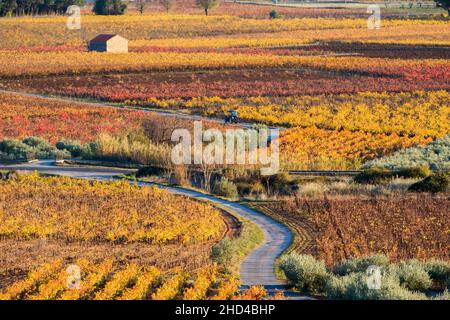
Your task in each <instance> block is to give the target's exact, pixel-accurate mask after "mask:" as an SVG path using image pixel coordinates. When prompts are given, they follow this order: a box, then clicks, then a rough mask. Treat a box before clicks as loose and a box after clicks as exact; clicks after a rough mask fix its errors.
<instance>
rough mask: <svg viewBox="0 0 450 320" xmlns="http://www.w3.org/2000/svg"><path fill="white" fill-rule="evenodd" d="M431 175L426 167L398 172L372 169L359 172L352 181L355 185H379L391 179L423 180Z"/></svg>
mask: <svg viewBox="0 0 450 320" xmlns="http://www.w3.org/2000/svg"><path fill="white" fill-rule="evenodd" d="M431 174H432V171H431V170H430V169H429V168H428V167H427V166H418V167H411V168H402V169H398V170H390V169H386V168H381V167H373V168H370V169H366V170H363V171H361V172H360V173H359V174H358V175H356V176H355V178H354V180H355V182H357V183H367V184H380V183H385V182H387V181H389V180H392V179H393V178H405V179H423V178H426V177H428V176H430V175H431Z"/></svg>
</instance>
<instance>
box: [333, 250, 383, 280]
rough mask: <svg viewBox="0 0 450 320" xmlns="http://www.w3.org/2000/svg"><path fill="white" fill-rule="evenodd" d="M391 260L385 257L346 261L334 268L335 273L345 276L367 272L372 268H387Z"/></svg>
mask: <svg viewBox="0 0 450 320" xmlns="http://www.w3.org/2000/svg"><path fill="white" fill-rule="evenodd" d="M388 265H389V258H388V257H386V256H383V255H376V256H370V257H362V258H354V259H348V260H344V261H342V262H341V263H339V264H337V265H336V266H335V267H334V270H333V271H334V273H336V274H338V275H340V276H344V275H348V274H350V273H354V272H366V270H367V268H369V267H370V266H378V267H387V266H388Z"/></svg>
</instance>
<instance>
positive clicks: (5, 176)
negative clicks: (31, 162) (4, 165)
mask: <svg viewBox="0 0 450 320" xmlns="http://www.w3.org/2000/svg"><path fill="white" fill-rule="evenodd" d="M17 178H19V173H18V172H17V171H6V172H2V171H0V180H15V179H17Z"/></svg>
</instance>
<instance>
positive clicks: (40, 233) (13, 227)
mask: <svg viewBox="0 0 450 320" xmlns="http://www.w3.org/2000/svg"><path fill="white" fill-rule="evenodd" d="M0 189H1V196H0V202H1V203H2V204H3V206H2V209H1V210H0V220H1V222H2V223H1V227H0V237H1V238H3V239H4V238H12V239H32V238H46V239H59V240H66V241H84V242H93V241H94V242H104V241H109V242H113V243H131V242H146V243H150V244H166V243H179V244H189V243H201V242H206V241H209V240H213V239H217V238H219V237H221V235H222V233H223V230H224V227H225V226H224V222H223V220H222V218H221V217H220V214H219V212H218V211H217V210H215V209H214V208H213V207H211V206H210V205H206V204H202V203H198V202H195V201H192V200H190V199H187V198H184V197H179V196H175V195H172V194H170V193H169V192H167V191H164V190H160V189H158V188H156V187H146V188H139V187H138V186H133V185H129V184H128V182H93V183H91V182H89V181H83V180H74V179H70V178H40V177H38V176H36V175H30V176H24V177H21V178H20V179H19V180H17V181H8V182H0ZM30 203H31V204H32V205H31V206H30Z"/></svg>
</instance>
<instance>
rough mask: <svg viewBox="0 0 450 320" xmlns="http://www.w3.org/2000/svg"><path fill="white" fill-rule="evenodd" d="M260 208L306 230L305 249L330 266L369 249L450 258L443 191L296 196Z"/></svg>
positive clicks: (447, 206)
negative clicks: (307, 242)
mask: <svg viewBox="0 0 450 320" xmlns="http://www.w3.org/2000/svg"><path fill="white" fill-rule="evenodd" d="M260 209H261V210H263V211H264V212H266V213H268V214H269V215H273V216H274V217H275V218H277V219H281V220H282V221H286V222H287V223H288V224H290V225H291V226H293V229H297V230H300V231H301V232H299V231H297V233H298V234H302V233H304V232H306V234H307V235H308V237H307V239H312V240H311V241H312V242H311V243H310V245H311V246H312V247H311V248H308V250H309V251H308V253H314V254H315V255H316V256H317V257H318V258H319V259H323V260H324V261H325V262H326V263H327V264H328V265H334V264H336V263H338V262H340V261H342V260H344V259H348V258H351V257H360V256H368V255H373V254H385V255H387V256H389V257H390V258H391V259H392V260H394V261H398V260H402V259H412V258H417V259H419V260H425V259H430V258H438V259H442V260H447V261H448V260H449V258H450V257H449V255H448V252H449V244H448V230H449V227H450V225H449V221H448V212H449V210H450V201H449V199H448V198H446V197H445V196H443V197H433V196H429V195H414V196H412V195H403V196H402V195H396V196H395V197H394V196H391V197H363V196H361V197H358V196H356V197H327V198H325V199H322V200H320V199H318V200H309V199H303V198H294V199H289V200H285V201H278V202H271V203H267V204H265V205H264V206H261V207H260ZM305 230H306V231H305ZM298 248H300V249H302V247H301V246H298ZM300 253H303V252H300Z"/></svg>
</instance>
